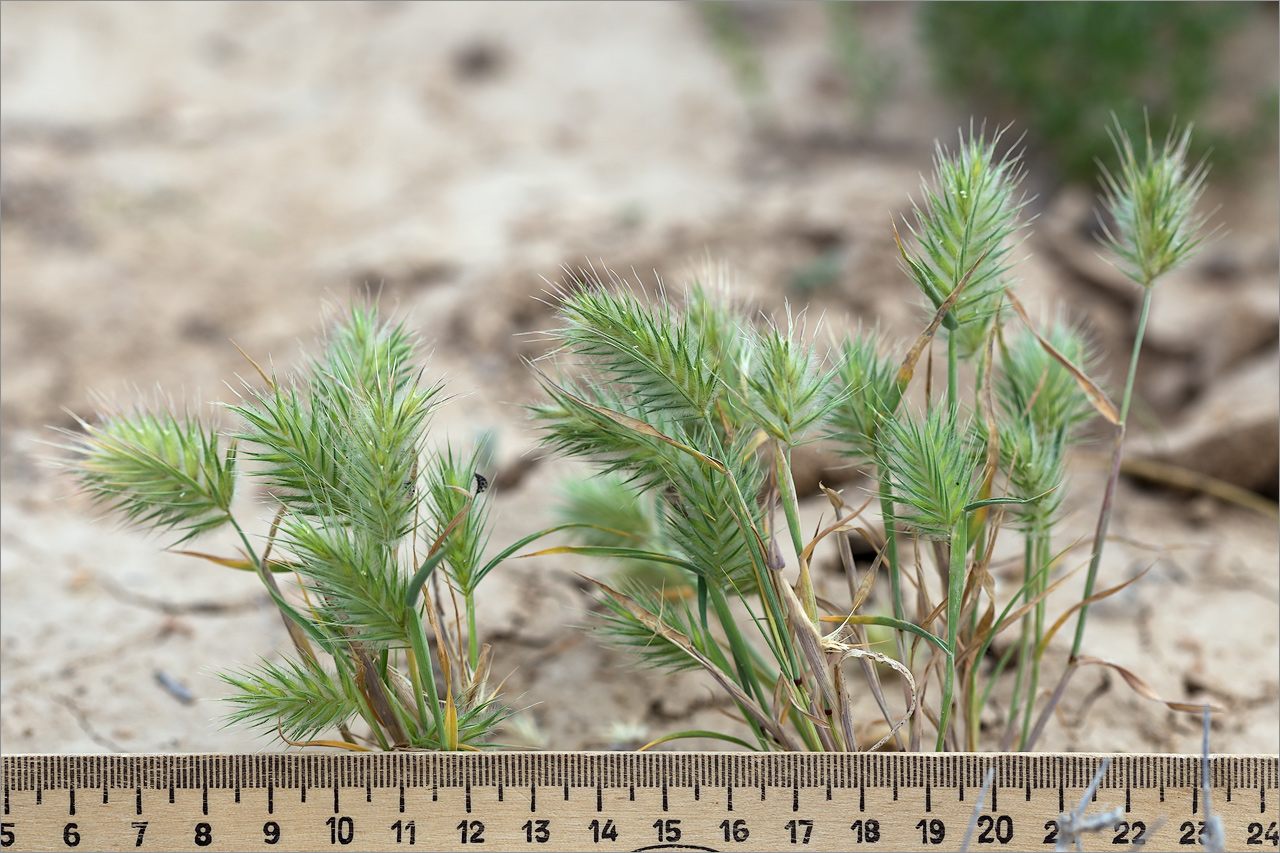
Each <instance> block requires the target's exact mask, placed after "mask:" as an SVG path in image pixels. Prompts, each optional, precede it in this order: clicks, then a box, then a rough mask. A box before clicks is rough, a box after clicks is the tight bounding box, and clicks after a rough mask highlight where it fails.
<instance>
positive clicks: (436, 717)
mask: <svg viewBox="0 0 1280 853" xmlns="http://www.w3.org/2000/svg"><path fill="white" fill-rule="evenodd" d="M427 606H430V604H428V605H427ZM408 621H409V631H408V634H409V647H410V649H411V650H412V651H413V664H414V665H413V666H411V667H410V668H409V669H410V671H411V673H412V676H411V680H412V681H413V688H414V691H415V692H416V693H417V695H418V696H419V697H421V696H422V691H423V689H424V688H425V689H426V693H427V698H426V704H428V705H430V706H431V707H430V709H429V710H430V712H431V719H432V722H434V723H435V727H436V737H438V738H443V737H444V712H443V711H441V710H440V694H439V693H438V692H437V690H436V675H435V673H434V672H432V670H431V652H430V650H429V648H428V646H427V635H426V633H425V632H424V631H423V628H422V618H421V617H420V616H419V615H418V612H417V609H416V608H413V609H410V611H409V619H408ZM422 705H423V703H422V702H421V701H419V703H418V713H420V714H422V715H423V718H422V721H423V723H426V721H427V720H426V713H425V711H426V710H428V709H424V708H423V707H422Z"/></svg>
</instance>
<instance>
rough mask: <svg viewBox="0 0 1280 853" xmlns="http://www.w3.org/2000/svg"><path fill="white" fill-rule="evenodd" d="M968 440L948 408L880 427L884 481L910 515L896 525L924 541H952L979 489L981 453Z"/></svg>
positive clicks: (967, 435) (898, 420)
mask: <svg viewBox="0 0 1280 853" xmlns="http://www.w3.org/2000/svg"><path fill="white" fill-rule="evenodd" d="M970 435H971V433H970V430H969V428H968V426H967V425H966V424H964V423H962V422H961V421H960V420H959V418H958V416H957V415H956V413H955V411H954V410H953V409H952V408H951V407H950V406H938V407H935V408H934V409H932V410H931V411H930V412H929V413H928V414H927V415H926V416H924V417H923V418H921V417H919V416H917V415H914V414H905V415H900V416H899V417H898V418H897V419H895V420H891V421H885V422H884V429H883V431H882V433H881V438H880V453H879V462H880V468H881V471H882V476H883V477H884V482H885V484H886V485H887V486H888V487H889V488H890V490H891V492H892V495H893V500H894V501H895V502H897V503H898V504H899V505H902V506H904V507H905V508H907V510H908V512H906V513H904V514H902V515H900V516H898V518H897V520H898V521H901V522H903V523H904V524H906V525H908V526H909V527H910V528H912V529H914V530H916V531H918V532H920V533H921V534H924V535H926V536H932V537H938V538H943V537H947V536H950V535H951V532H952V531H953V530H954V529H955V527H956V524H957V523H958V522H959V521H960V520H961V519H962V518H963V517H964V514H965V508H966V507H967V506H968V505H969V504H971V503H973V502H974V501H975V500H976V499H977V496H978V490H979V487H980V485H981V484H980V482H979V477H978V474H979V473H980V472H981V470H982V451H981V447H980V446H979V445H977V444H976V443H975V442H973V441H972V440H971V438H970Z"/></svg>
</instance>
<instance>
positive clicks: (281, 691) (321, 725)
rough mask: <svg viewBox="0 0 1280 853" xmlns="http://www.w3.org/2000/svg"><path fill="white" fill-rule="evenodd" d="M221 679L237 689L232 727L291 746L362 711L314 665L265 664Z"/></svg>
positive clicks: (230, 719)
mask: <svg viewBox="0 0 1280 853" xmlns="http://www.w3.org/2000/svg"><path fill="white" fill-rule="evenodd" d="M217 676H218V678H219V679H221V680H222V681H224V682H226V683H227V684H228V685H230V686H231V687H233V688H235V691H236V692H235V693H233V694H232V695H230V696H228V697H227V698H226V700H225V701H226V702H228V703H229V704H231V705H232V706H234V707H235V710H234V711H231V712H230V713H228V714H227V715H226V720H227V722H228V723H229V724H241V725H245V726H249V727H251V728H259V729H262V730H264V731H269V732H273V733H276V734H277V736H283V737H284V738H288V739H289V740H291V741H305V740H309V739H311V738H313V737H315V736H316V735H318V734H320V733H321V732H324V731H328V730H330V729H333V728H335V727H337V726H340V725H345V724H346V723H347V722H349V721H350V720H352V719H353V718H355V717H356V716H357V715H358V714H359V713H360V705H359V704H358V703H357V702H356V701H355V700H353V699H351V698H350V696H349V694H348V693H347V692H346V691H344V690H343V688H342V685H341V684H340V683H339V681H338V680H336V678H335V676H333V675H330V674H329V673H327V672H325V670H324V669H323V668H322V667H321V666H320V664H318V663H316V662H315V661H313V660H310V659H302V660H296V659H292V658H285V659H284V660H283V661H282V662H281V663H279V664H276V663H272V662H271V661H266V660H264V661H262V662H261V663H259V664H258V665H257V666H254V667H246V668H244V669H241V670H239V671H229V672H220V673H218V674H217Z"/></svg>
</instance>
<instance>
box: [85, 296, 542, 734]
mask: <svg viewBox="0 0 1280 853" xmlns="http://www.w3.org/2000/svg"><path fill="white" fill-rule="evenodd" d="M255 367H256V365H255ZM259 372H260V373H261V380H262V382H261V384H260V385H257V386H250V385H249V384H248V383H246V385H245V389H244V392H243V395H242V402H241V403H240V404H238V405H234V406H230V407H227V409H228V413H229V414H230V415H232V416H233V417H234V424H235V425H234V426H219V425H217V424H213V423H209V422H206V421H203V420H201V419H199V418H197V417H196V416H194V415H193V414H191V413H190V412H187V411H181V412H179V411H177V410H175V409H174V408H173V407H172V406H160V407H156V408H154V409H149V408H145V407H138V408H133V409H117V410H113V411H104V412H102V413H101V415H100V417H99V418H98V419H97V420H96V422H94V423H90V422H88V421H84V420H82V421H80V426H81V428H82V432H80V433H68V434H67V437H68V441H67V442H66V444H67V447H68V449H69V450H70V452H71V458H70V460H69V461H67V462H66V463H65V464H66V466H67V467H68V469H69V470H70V473H71V474H72V475H73V476H74V477H75V479H76V480H77V481H78V483H79V485H80V486H81V488H83V489H84V491H85V492H86V493H88V494H89V495H90V496H91V497H92V498H93V499H94V500H95V501H96V502H97V503H99V504H100V505H102V506H104V507H106V508H108V509H110V510H111V511H113V512H114V513H115V514H117V515H119V516H121V517H122V518H123V519H125V520H126V521H127V522H129V523H131V524H132V525H134V526H137V527H140V528H144V529H148V530H152V531H156V532H158V533H161V534H165V535H168V536H172V537H175V538H174V539H173V545H175V546H176V545H180V544H184V543H186V542H188V541H189V540H192V539H194V538H196V537H198V536H200V535H202V534H205V533H208V532H210V531H213V530H215V529H218V528H222V527H229V528H231V529H232V530H234V531H235V534H236V536H237V538H238V539H239V542H240V551H239V553H238V554H234V555H212V554H204V553H200V552H195V551H183V552H182V553H186V554H191V555H192V556H196V557H200V558H203V559H205V560H208V561H210V562H213V563H215V564H218V565H220V566H224V567H227V568H230V569H237V570H241V571H249V572H254V573H255V574H257V575H258V576H259V577H260V578H261V579H262V582H263V583H264V584H265V586H266V588H267V591H268V592H269V593H270V595H271V597H272V599H273V601H274V602H275V604H276V607H277V608H278V609H279V611H280V614H281V616H282V618H283V620H284V623H285V626H286V627H287V629H288V631H289V635H290V637H291V638H292V641H293V645H294V654H293V655H292V656H291V657H288V658H286V659H285V660H283V661H279V662H272V661H262V662H261V663H259V664H256V665H251V666H247V667H244V668H241V669H238V670H233V671H228V672H225V673H222V674H221V676H220V677H221V678H222V680H223V681H225V682H226V683H227V684H228V685H230V686H231V687H232V688H233V689H234V692H233V693H232V694H231V695H230V696H229V697H228V698H227V701H228V702H229V703H230V705H231V709H232V710H231V711H230V712H229V713H228V714H227V720H228V722H231V723H243V724H246V725H249V726H251V727H253V728H257V729H259V730H262V731H263V732H266V733H270V734H274V735H277V736H278V737H279V738H280V739H281V740H283V741H285V742H287V743H289V744H294V745H319V746H333V747H341V748H345V749H350V750H364V749H368V748H379V749H447V750H454V749H475V748H478V747H480V746H483V745H485V743H486V741H487V740H488V738H489V735H490V733H491V731H492V730H493V729H494V728H495V726H497V725H498V723H500V722H501V721H502V720H503V719H504V718H506V717H507V716H508V715H509V714H510V713H511V709H510V708H509V706H508V705H507V704H506V703H505V702H503V701H502V699H501V698H500V697H499V696H498V694H497V692H496V690H495V688H494V687H493V686H492V685H491V684H490V683H489V672H490V655H489V647H488V646H487V645H484V644H482V643H481V642H480V640H479V637H478V634H477V632H476V621H475V613H476V607H477V598H476V594H477V593H476V589H477V586H478V584H479V583H480V582H481V581H482V580H483V579H484V577H485V576H486V575H487V574H488V573H489V572H490V571H491V570H492V569H493V568H494V567H495V566H497V565H498V563H500V562H501V561H502V560H503V559H504V558H506V557H507V556H509V555H510V554H511V553H513V552H514V551H515V550H517V549H518V548H520V547H523V545H524V544H526V543H527V542H528V541H530V540H522V541H521V542H519V543H516V544H515V545H513V546H511V547H509V548H507V549H505V550H503V551H502V552H500V553H499V554H498V555H497V556H494V557H492V558H488V559H486V558H485V556H484V555H485V552H486V547H485V546H486V544H487V542H488V536H489V529H490V526H491V524H490V519H489V497H490V494H491V493H490V492H487V491H486V489H485V486H486V485H487V481H486V480H485V475H484V474H483V473H482V471H484V470H487V468H488V465H487V462H486V461H485V449H484V448H483V447H479V448H477V449H475V450H472V451H470V452H460V451H458V450H457V449H456V448H454V447H453V446H452V445H451V444H449V443H448V442H444V443H442V444H440V445H438V446H434V447H433V446H429V444H428V438H427V427H428V423H429V421H430V419H431V417H432V415H433V413H434V412H435V411H436V409H437V408H438V407H439V406H440V405H441V404H442V403H443V402H444V396H443V385H442V384H440V383H433V384H424V383H423V382H422V373H423V369H422V368H421V367H420V366H419V365H418V364H417V344H416V342H415V340H414V338H413V336H412V335H411V334H410V333H409V331H408V330H407V329H406V328H405V326H404V325H403V324H392V323H388V322H383V321H381V320H379V318H378V316H377V313H376V311H375V310H374V309H373V308H372V307H366V306H356V307H353V308H352V310H351V311H350V312H349V314H348V315H347V316H345V317H343V318H342V319H341V320H340V321H339V322H337V323H335V324H334V325H333V327H332V329H331V331H330V333H329V335H328V337H327V339H326V340H325V341H324V346H323V348H322V350H321V352H320V354H319V355H317V356H314V357H311V358H309V359H308V361H307V364H306V366H305V368H304V369H303V370H302V371H301V372H300V373H299V374H298V375H297V376H295V377H291V378H290V379H288V380H285V379H280V378H277V377H276V376H274V375H271V376H268V375H266V374H265V373H262V372H261V371H259ZM245 460H247V461H249V462H250V463H252V464H250V465H247V466H245V465H242V464H241V463H242V462H243V461H245ZM246 480H248V481H250V482H252V483H254V484H256V485H257V486H258V487H260V488H262V489H263V490H264V492H265V494H266V495H267V497H266V498H265V499H264V500H265V501H266V506H267V508H268V509H269V510H270V512H271V514H272V515H273V520H272V522H271V524H270V527H269V529H268V530H266V531H262V532H259V533H253V532H251V529H250V528H249V527H248V526H247V525H246V524H245V523H244V521H243V520H242V519H241V518H239V517H237V514H236V513H235V512H234V511H233V498H234V495H235V491H236V488H237V486H238V485H240V484H242V483H244V482H245V481H246ZM531 538H532V537H531ZM441 574H443V576H444V578H443V579H444V583H443V584H442V583H441V582H440V581H441V577H440V576H441ZM278 579H285V580H291V581H294V582H295V583H290V584H287V585H286V586H282V584H281V583H280V580H278ZM287 587H292V589H289V588H287ZM459 597H460V598H461V603H459V601H458V598H459ZM451 616H452V618H450V617H451ZM464 621H465V628H463V627H462V625H463V622H464ZM357 721H363V723H364V726H363V728H361V727H358V726H357V724H356V723H357ZM335 731H336V732H337V733H338V738H337V739H326V738H324V737H323V735H324V734H325V733H327V732H335Z"/></svg>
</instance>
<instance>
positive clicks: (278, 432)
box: [232, 307, 443, 545]
mask: <svg viewBox="0 0 1280 853" xmlns="http://www.w3.org/2000/svg"><path fill="white" fill-rule="evenodd" d="M413 354H414V349H413V344H412V339H411V337H410V336H409V334H408V332H407V331H406V330H405V328H404V326H403V324H400V325H395V326H392V325H390V324H381V323H379V322H378V321H377V319H376V315H375V313H374V310H373V309H372V308H360V307H357V308H355V309H353V311H352V314H351V317H350V319H349V320H348V321H347V322H345V323H343V324H340V325H339V326H338V327H337V328H336V329H335V330H334V332H333V333H332V334H331V337H330V340H329V342H328V346H327V347H326V348H325V351H324V352H323V353H322V354H321V355H320V357H319V358H314V359H312V360H311V361H310V363H309V365H308V367H307V369H306V371H305V372H304V374H303V375H302V376H301V377H300V381H299V386H300V388H298V389H295V388H289V387H285V386H283V385H281V384H280V383H276V384H274V385H273V386H272V387H270V388H268V389H265V390H263V391H258V392H254V393H253V395H252V399H251V400H250V401H248V402H246V403H244V404H243V405H240V406H234V407H232V411H234V412H235V413H236V414H238V415H240V416H241V417H242V418H244V420H245V422H246V424H247V425H248V429H247V430H245V431H244V432H243V433H242V434H241V435H240V436H239V437H240V438H242V439H244V440H246V441H247V442H248V449H247V451H246V452H247V453H248V454H249V455H250V457H251V458H252V459H253V460H254V461H256V462H259V463H261V464H262V466H263V467H262V469H261V470H260V471H259V472H255V476H258V477H260V478H261V479H262V480H263V481H264V482H265V483H266V484H267V485H268V486H270V487H271V488H272V489H273V490H274V491H275V493H276V494H277V496H278V498H279V499H280V501H281V502H282V503H283V504H284V505H285V506H286V507H288V508H289V509H290V510H291V511H293V512H297V513H300V514H303V515H312V516H316V517H319V516H328V517H329V518H330V520H332V518H334V517H341V518H346V519H349V520H350V522H351V523H353V524H358V525H360V526H361V527H362V528H363V529H364V531H365V532H367V533H368V534H369V535H372V536H374V537H376V538H377V540H378V541H380V542H382V543H383V544H387V545H390V544H393V543H395V542H397V541H399V540H400V539H402V538H403V537H404V536H405V535H407V534H408V532H409V529H410V527H411V526H412V522H413V508H414V506H415V498H414V494H413V490H412V489H406V488H405V483H406V482H410V481H411V480H412V479H413V476H414V472H415V470H416V468H417V464H418V456H419V454H420V452H421V450H422V447H421V441H422V437H423V435H424V432H425V429H426V424H427V420H428V418H429V417H430V416H431V413H432V412H433V411H434V409H435V407H436V405H438V402H439V400H438V397H439V394H440V391H441V390H442V388H443V386H442V385H441V384H440V383H437V384H435V385H432V386H428V387H418V385H417V383H416V378H417V375H418V368H417V367H416V366H415V365H414V364H413V362H412V361H411V359H412V356H413Z"/></svg>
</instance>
